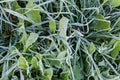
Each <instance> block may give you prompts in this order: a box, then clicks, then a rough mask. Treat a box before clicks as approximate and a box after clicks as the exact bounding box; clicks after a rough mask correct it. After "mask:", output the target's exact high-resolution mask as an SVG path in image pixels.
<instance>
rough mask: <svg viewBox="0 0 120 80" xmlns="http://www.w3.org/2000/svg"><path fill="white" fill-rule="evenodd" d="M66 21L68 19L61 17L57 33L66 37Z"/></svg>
mask: <svg viewBox="0 0 120 80" xmlns="http://www.w3.org/2000/svg"><path fill="white" fill-rule="evenodd" d="M68 22H69V19H67V18H66V17H62V18H61V19H60V21H59V35H60V36H61V37H63V38H66V32H67V25H68Z"/></svg>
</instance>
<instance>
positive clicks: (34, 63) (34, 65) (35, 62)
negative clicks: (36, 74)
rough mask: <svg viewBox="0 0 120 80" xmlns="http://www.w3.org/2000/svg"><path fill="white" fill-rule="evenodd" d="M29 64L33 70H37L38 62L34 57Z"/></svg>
mask: <svg viewBox="0 0 120 80" xmlns="http://www.w3.org/2000/svg"><path fill="white" fill-rule="evenodd" d="M31 64H32V66H33V67H34V68H36V69H39V65H38V60H37V58H36V57H33V58H32V60H31Z"/></svg>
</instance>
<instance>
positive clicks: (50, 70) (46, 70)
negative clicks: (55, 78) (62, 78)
mask: <svg viewBox="0 0 120 80" xmlns="http://www.w3.org/2000/svg"><path fill="white" fill-rule="evenodd" d="M44 75H45V76H50V77H51V78H52V75H53V70H52V69H45V70H44Z"/></svg>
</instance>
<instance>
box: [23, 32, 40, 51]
mask: <svg viewBox="0 0 120 80" xmlns="http://www.w3.org/2000/svg"><path fill="white" fill-rule="evenodd" d="M37 38H38V34H37V33H30V35H29V37H28V39H27V41H26V45H25V50H26V49H27V48H28V47H29V46H30V45H32V44H33V43H34V42H35V41H36V40H37Z"/></svg>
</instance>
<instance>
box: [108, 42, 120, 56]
mask: <svg viewBox="0 0 120 80" xmlns="http://www.w3.org/2000/svg"><path fill="white" fill-rule="evenodd" d="M113 47H114V49H113V50H112V51H111V52H110V54H111V56H112V57H113V58H116V57H117V56H118V54H119V51H120V41H118V40H116V42H115V43H114V45H113Z"/></svg>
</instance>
